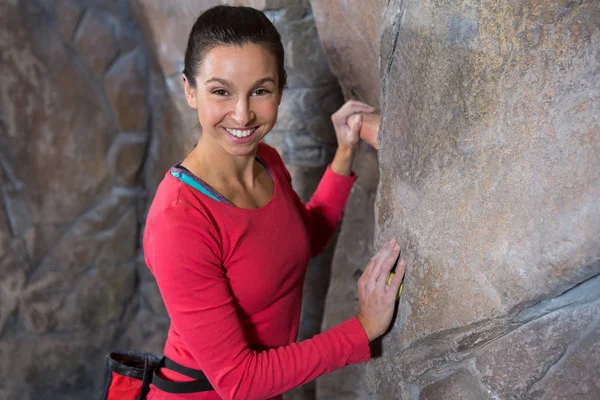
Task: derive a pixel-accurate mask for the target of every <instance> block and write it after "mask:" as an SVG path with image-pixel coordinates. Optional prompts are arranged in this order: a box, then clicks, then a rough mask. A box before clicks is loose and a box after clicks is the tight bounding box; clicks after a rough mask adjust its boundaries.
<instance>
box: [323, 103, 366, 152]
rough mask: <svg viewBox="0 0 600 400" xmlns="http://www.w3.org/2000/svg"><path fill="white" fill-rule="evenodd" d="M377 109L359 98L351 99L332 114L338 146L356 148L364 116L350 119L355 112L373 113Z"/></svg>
mask: <svg viewBox="0 0 600 400" xmlns="http://www.w3.org/2000/svg"><path fill="white" fill-rule="evenodd" d="M374 111H375V109H374V108H373V107H371V106H370V105H368V104H365V103H363V102H360V101H358V100H349V101H347V102H346V104H344V105H343V106H342V107H341V108H340V109H339V110H337V111H336V112H335V113H334V114H333V115H332V116H331V121H332V122H333V127H334V128H335V134H336V136H337V141H338V147H339V148H342V149H356V148H357V147H358V144H359V142H360V129H361V127H362V118H352V119H350V120H349V119H348V118H349V117H350V116H351V115H353V114H360V113H372V112H374Z"/></svg>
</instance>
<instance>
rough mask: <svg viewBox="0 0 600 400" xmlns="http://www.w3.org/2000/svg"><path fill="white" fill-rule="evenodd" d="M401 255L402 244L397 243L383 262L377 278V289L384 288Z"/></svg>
mask: <svg viewBox="0 0 600 400" xmlns="http://www.w3.org/2000/svg"><path fill="white" fill-rule="evenodd" d="M399 255H400V245H399V244H397V243H395V244H394V247H393V248H392V251H391V252H390V254H389V255H388V257H387V258H386V259H385V260H383V262H382V263H381V268H380V270H379V271H380V272H379V275H378V276H377V277H376V278H375V280H376V282H377V283H376V285H377V286H376V287H377V290H384V289H385V285H386V283H387V281H388V279H389V276H390V271H391V270H392V267H393V266H394V263H395V262H396V260H397V259H398V256H399Z"/></svg>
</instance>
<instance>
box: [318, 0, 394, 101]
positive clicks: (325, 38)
mask: <svg viewBox="0 0 600 400" xmlns="http://www.w3.org/2000/svg"><path fill="white" fill-rule="evenodd" d="M386 3H387V1H386V0H370V1H355V2H348V1H345V0H312V1H311V6H312V9H313V12H314V15H315V22H316V23H317V28H318V30H319V36H320V37H321V42H322V45H323V49H324V50H325V54H327V58H328V59H329V65H330V66H331V69H332V71H333V73H334V74H335V75H336V76H337V78H338V80H339V82H340V85H341V86H342V89H343V91H344V97H346V98H347V99H360V100H362V101H364V102H366V103H368V104H370V105H372V106H373V107H378V106H379V37H380V32H379V31H380V27H381V17H382V16H383V10H384V7H385V5H386Z"/></svg>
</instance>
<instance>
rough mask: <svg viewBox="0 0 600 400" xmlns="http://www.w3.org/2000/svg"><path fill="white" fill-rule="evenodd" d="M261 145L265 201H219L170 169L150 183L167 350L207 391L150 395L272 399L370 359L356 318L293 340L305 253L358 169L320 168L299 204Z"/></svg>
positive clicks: (152, 250)
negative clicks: (266, 175)
mask: <svg viewBox="0 0 600 400" xmlns="http://www.w3.org/2000/svg"><path fill="white" fill-rule="evenodd" d="M258 154H259V156H260V157H261V158H262V160H263V161H264V163H265V164H266V165H267V166H268V168H269V170H270V172H271V175H272V178H273V182H274V190H273V197H272V199H271V201H270V202H269V203H268V204H266V205H265V206H264V207H261V208H258V209H251V210H249V209H240V208H236V207H233V206H231V205H227V204H224V203H221V202H218V201H216V200H213V199H211V198H209V197H208V196H206V195H204V194H202V193H200V192H199V191H197V190H195V189H194V188H192V187H190V186H188V185H186V184H185V183H183V182H181V181H179V180H177V179H176V178H174V177H173V176H171V175H170V174H167V175H166V176H165V178H164V179H163V181H162V182H161V184H160V186H159V188H158V191H157V193H156V196H155V198H154V201H153V203H152V206H151V207H150V212H149V214H148V218H147V223H146V230H145V234H144V251H145V256H146V263H147V265H148V267H149V268H150V270H151V271H152V272H153V274H154V276H155V278H156V281H157V283H158V287H159V289H160V292H161V295H162V298H163V301H164V303H165V306H166V308H167V311H168V313H169V316H170V318H171V327H170V329H169V336H168V339H167V342H166V344H165V350H164V352H165V355H166V356H167V357H169V358H171V359H172V360H174V361H175V362H177V363H179V364H182V365H184V366H187V367H190V368H194V369H200V370H202V371H203V372H204V373H205V374H206V376H207V377H208V379H209V381H210V382H211V384H212V385H213V387H214V388H215V391H211V392H203V393H191V394H177V395H175V394H168V393H165V392H162V391H159V390H158V389H156V388H155V387H152V389H151V391H150V394H149V397H148V399H149V400H151V399H153V400H163V399H164V400H167V399H195V400H199V399H221V398H223V399H266V398H273V397H274V396H278V395H280V394H281V393H284V392H286V391H288V390H290V389H292V388H294V387H296V386H299V385H301V384H303V383H306V382H308V381H310V380H312V379H315V378H317V377H318V376H320V375H322V374H325V373H328V372H331V371H334V370H336V369H338V368H341V367H343V366H345V365H349V364H353V363H358V362H363V361H367V360H368V359H369V358H370V350H369V345H368V339H367V336H366V334H365V332H364V330H363V328H362V326H361V325H360V323H359V322H358V320H357V319H356V318H352V319H350V320H348V321H346V322H344V323H342V324H340V325H338V326H336V327H334V328H332V329H329V330H328V331H326V332H323V333H321V334H318V335H316V336H314V337H313V338H311V339H308V340H304V341H302V342H300V343H295V341H296V336H297V334H298V325H299V322H300V307H301V302H302V286H303V283H304V275H305V272H306V267H307V263H308V260H309V257H310V256H311V255H315V254H317V253H319V252H320V251H322V250H323V248H324V247H325V246H326V244H327V242H328V241H329V239H330V238H331V236H332V234H333V232H334V231H335V229H336V226H337V225H338V224H339V222H340V220H341V217H342V212H343V210H344V208H345V205H346V201H347V199H348V196H349V193H350V189H351V187H352V184H353V183H354V180H355V179H356V177H355V176H353V177H345V176H340V175H337V174H335V173H334V172H333V171H331V169H330V168H328V169H327V171H326V172H325V174H324V176H323V178H322V180H321V183H320V184H319V187H318V188H317V190H316V192H315V193H314V195H313V197H312V199H311V201H310V202H309V203H308V204H307V205H306V206H305V205H304V204H302V202H301V201H300V198H299V197H298V195H297V194H296V193H295V192H294V191H293V189H292V185H291V178H290V175H289V173H288V171H287V169H286V168H285V166H284V164H283V161H282V160H281V158H280V157H279V154H278V153H277V152H276V151H275V150H274V149H273V148H271V147H269V146H267V145H265V144H261V145H260V147H259V153H258ZM161 373H162V375H163V376H165V377H166V378H168V379H171V380H176V381H185V380H189V379H188V378H185V377H183V376H181V375H179V374H177V373H176V372H173V371H170V370H167V369H162V370H161ZM275 398H277V399H279V398H281V397H280V396H278V397H275Z"/></svg>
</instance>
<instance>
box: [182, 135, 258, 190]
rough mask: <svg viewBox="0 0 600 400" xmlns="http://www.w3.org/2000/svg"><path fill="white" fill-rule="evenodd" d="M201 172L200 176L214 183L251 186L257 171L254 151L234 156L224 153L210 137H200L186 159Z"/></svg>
mask: <svg viewBox="0 0 600 400" xmlns="http://www.w3.org/2000/svg"><path fill="white" fill-rule="evenodd" d="M190 157H191V158H193V160H191V161H192V162H193V163H194V164H195V165H197V166H198V167H199V168H200V169H201V170H202V174H203V175H204V174H205V175H206V176H207V177H210V178H212V179H214V180H216V181H219V182H224V183H229V184H242V185H244V186H253V184H254V180H255V178H256V174H257V170H256V168H255V162H254V160H255V158H256V151H255V152H252V153H250V154H245V155H240V156H234V155H231V154H229V153H228V152H226V151H225V150H224V149H223V147H221V145H219V144H218V143H217V142H216V141H214V140H213V139H212V138H211V137H208V136H204V135H201V136H200V140H199V141H198V144H197V145H196V147H195V148H194V150H193V151H192V153H191V154H190V156H189V157H188V158H190Z"/></svg>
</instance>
